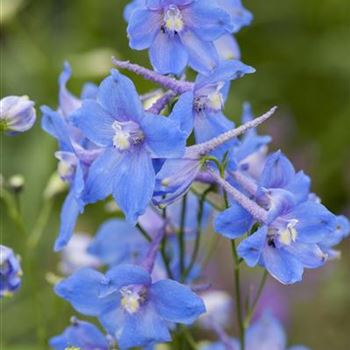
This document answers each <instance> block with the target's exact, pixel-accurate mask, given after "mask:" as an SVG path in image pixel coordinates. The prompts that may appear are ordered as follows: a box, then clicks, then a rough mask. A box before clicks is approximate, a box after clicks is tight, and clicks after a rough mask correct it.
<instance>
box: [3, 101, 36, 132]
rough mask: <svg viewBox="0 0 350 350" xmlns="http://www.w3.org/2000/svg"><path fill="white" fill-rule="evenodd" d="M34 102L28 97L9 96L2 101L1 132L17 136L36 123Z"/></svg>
mask: <svg viewBox="0 0 350 350" xmlns="http://www.w3.org/2000/svg"><path fill="white" fill-rule="evenodd" d="M35 119H36V112H35V109H34V102H33V101H31V100H29V98H28V96H7V97H4V98H2V99H1V101H0V131H5V132H8V133H9V134H16V133H18V132H24V131H27V130H29V129H30V128H31V127H32V126H33V125H34V123H35Z"/></svg>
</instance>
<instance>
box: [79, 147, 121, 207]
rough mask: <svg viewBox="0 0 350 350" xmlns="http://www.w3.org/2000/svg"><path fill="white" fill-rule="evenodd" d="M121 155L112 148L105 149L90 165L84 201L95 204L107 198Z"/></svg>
mask: <svg viewBox="0 0 350 350" xmlns="http://www.w3.org/2000/svg"><path fill="white" fill-rule="evenodd" d="M120 158H121V155H120V153H119V152H118V151H117V150H115V149H114V148H107V149H106V150H105V151H104V152H103V153H102V154H101V155H100V156H99V157H98V158H97V159H96V160H95V161H94V162H93V163H92V165H91V167H90V169H89V174H88V178H87V180H86V188H85V194H84V200H85V201H86V202H88V203H95V202H97V201H99V200H102V199H105V198H106V197H108V196H109V195H110V194H111V193H112V190H113V184H114V180H115V176H116V172H117V169H118V165H119V161H120Z"/></svg>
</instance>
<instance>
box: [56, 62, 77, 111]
mask: <svg viewBox="0 0 350 350" xmlns="http://www.w3.org/2000/svg"><path fill="white" fill-rule="evenodd" d="M71 74H72V71H71V67H70V65H69V63H68V62H65V63H64V68H63V72H62V73H61V75H60V77H59V81H58V82H59V87H60V90H59V95H58V99H59V109H60V111H61V112H62V113H63V115H64V116H69V115H70V114H71V113H73V112H74V111H75V110H77V109H78V108H79V107H80V106H81V101H80V100H79V99H78V98H76V97H75V96H74V95H72V94H71V93H70V92H69V91H68V90H67V87H66V84H67V82H68V80H69V79H70V77H71Z"/></svg>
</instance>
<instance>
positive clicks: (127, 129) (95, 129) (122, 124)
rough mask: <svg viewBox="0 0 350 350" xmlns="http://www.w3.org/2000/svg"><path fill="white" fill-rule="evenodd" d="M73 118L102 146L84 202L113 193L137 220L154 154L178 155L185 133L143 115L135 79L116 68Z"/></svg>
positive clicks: (149, 186)
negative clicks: (94, 98)
mask: <svg viewBox="0 0 350 350" xmlns="http://www.w3.org/2000/svg"><path fill="white" fill-rule="evenodd" d="M74 121H75V125H76V126H77V127H78V128H79V129H80V130H81V131H82V132H83V133H84V134H85V135H86V137H88V138H89V139H90V140H91V141H92V142H94V143H96V144H97V145H99V146H100V147H101V148H102V149H103V152H102V154H101V155H100V156H99V157H98V158H97V159H96V161H95V162H94V163H93V164H92V166H91V167H90V169H89V176H88V178H87V183H86V194H85V197H84V198H85V200H86V201H87V202H90V203H92V202H96V201H98V200H101V199H104V198H106V197H107V196H108V195H110V194H113V196H114V198H115V200H116V202H117V203H118V205H119V207H120V208H121V209H122V210H123V212H124V214H125V216H126V218H127V220H128V221H129V222H130V223H132V224H135V222H136V220H137V218H138V217H139V216H140V215H142V214H143V213H144V211H145V209H146V207H147V205H148V204H149V202H150V200H151V198H152V194H153V190H154V184H155V171H154V168H153V164H152V158H171V157H178V156H181V155H182V154H183V153H184V150H185V142H186V136H185V134H184V133H183V132H182V131H181V130H180V129H179V128H178V126H177V124H176V123H175V122H174V121H171V120H169V119H167V118H165V117H161V116H157V115H152V114H149V113H145V111H144V109H143V107H142V103H141V101H140V99H139V96H138V94H137V92H136V89H135V87H134V85H133V83H132V82H131V81H130V80H129V79H128V78H127V77H125V76H123V75H122V74H120V73H119V72H117V71H115V70H112V74H111V75H110V76H109V77H108V78H106V79H105V80H104V81H103V82H102V83H101V85H100V87H99V90H98V94H97V99H96V101H95V100H84V101H83V104H82V107H81V108H80V109H79V110H78V111H76V112H75V115H74Z"/></svg>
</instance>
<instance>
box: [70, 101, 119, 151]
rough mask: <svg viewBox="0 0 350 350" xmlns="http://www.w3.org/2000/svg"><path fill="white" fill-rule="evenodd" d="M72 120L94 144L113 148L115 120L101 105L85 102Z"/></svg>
mask: <svg viewBox="0 0 350 350" xmlns="http://www.w3.org/2000/svg"><path fill="white" fill-rule="evenodd" d="M72 119H73V123H74V124H75V125H76V126H77V127H78V128H79V129H80V130H81V131H82V132H83V134H84V135H85V136H86V137H87V138H88V139H90V140H91V141H92V142H94V143H96V144H97V145H100V146H104V147H109V146H112V144H113V136H114V134H115V131H114V129H113V123H114V122H115V120H114V119H113V117H112V116H111V115H110V114H109V113H107V112H106V111H105V110H104V109H103V108H102V107H101V105H100V104H98V103H97V102H95V101H92V100H86V101H84V102H83V105H82V107H81V108H80V109H78V110H77V111H76V112H75V113H74V115H73V117H72Z"/></svg>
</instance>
